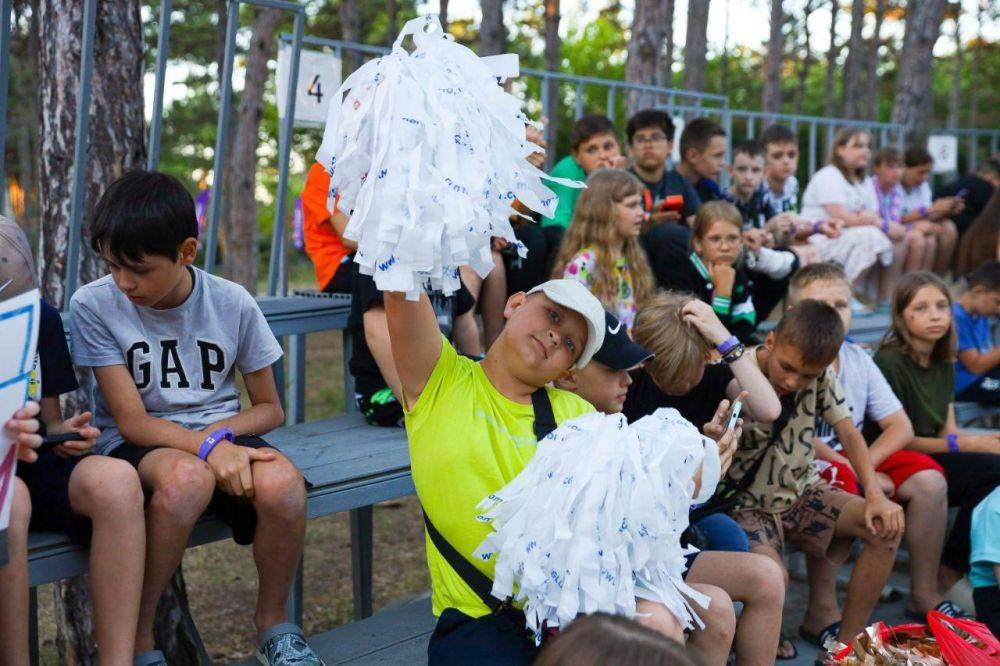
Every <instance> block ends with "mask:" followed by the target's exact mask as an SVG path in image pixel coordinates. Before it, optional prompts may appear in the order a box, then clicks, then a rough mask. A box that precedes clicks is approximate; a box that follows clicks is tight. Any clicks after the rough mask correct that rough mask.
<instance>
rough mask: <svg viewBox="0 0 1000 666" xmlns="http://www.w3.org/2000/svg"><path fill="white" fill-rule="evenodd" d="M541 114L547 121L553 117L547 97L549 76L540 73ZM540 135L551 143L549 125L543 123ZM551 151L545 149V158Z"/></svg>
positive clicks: (550, 103)
mask: <svg viewBox="0 0 1000 666" xmlns="http://www.w3.org/2000/svg"><path fill="white" fill-rule="evenodd" d="M541 79H542V116H543V117H545V118H548V119H549V123H551V122H552V119H553V118H554V117H555V116H553V115H551V114H552V108H551V106H552V99H551V98H550V97H549V76H548V74H542V76H541ZM542 135H543V136H544V138H545V141H546V143H552V141H553V137H552V130H550V129H549V125H548V124H546V125H545V129H544V130H543V131H542ZM550 152H551V151H546V154H545V159H546V161H547V160H548V159H549V153H550Z"/></svg>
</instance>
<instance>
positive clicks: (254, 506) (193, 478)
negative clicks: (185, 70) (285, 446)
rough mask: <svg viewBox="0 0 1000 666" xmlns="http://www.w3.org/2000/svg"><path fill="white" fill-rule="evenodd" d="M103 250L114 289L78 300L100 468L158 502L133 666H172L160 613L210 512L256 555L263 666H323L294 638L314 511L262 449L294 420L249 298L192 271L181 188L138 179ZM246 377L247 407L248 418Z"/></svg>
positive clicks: (191, 228)
mask: <svg viewBox="0 0 1000 666" xmlns="http://www.w3.org/2000/svg"><path fill="white" fill-rule="evenodd" d="M90 235H91V244H92V245H93V248H94V250H95V251H96V252H98V253H100V254H101V256H102V257H103V258H104V260H105V262H107V265H108V268H109V269H110V271H111V275H109V276H106V277H103V278H101V279H99V280H96V281H94V282H91V283H90V284H88V285H85V286H83V287H81V288H80V290H79V291H77V292H76V294H74V295H73V299H72V302H71V305H70V312H71V315H72V319H71V322H72V324H71V331H72V336H73V353H74V359H75V361H76V362H77V364H78V365H81V366H85V367H88V368H91V369H92V370H93V373H94V377H95V378H96V380H97V391H96V395H95V402H96V417H95V423H96V425H98V426H99V427H101V428H102V429H103V432H102V433H101V437H100V439H99V441H98V444H97V447H96V448H97V451H98V453H101V454H104V455H107V456H110V457H111V458H113V459H118V460H121V461H125V462H127V463H130V464H131V465H132V466H133V467H135V468H136V469H137V470H138V473H139V479H140V480H141V482H142V486H143V488H144V489H145V491H146V493H147V497H148V503H147V506H146V569H145V578H144V580H143V583H142V598H141V605H140V607H139V622H138V628H137V631H136V640H135V642H136V651H137V652H138V653H139V654H138V655H137V657H136V663H139V664H165V663H166V662H165V660H164V657H163V654H162V653H161V652H160V651H158V650H156V649H155V645H154V640H153V619H154V616H155V613H156V606H157V604H158V602H159V600H160V596H161V595H162V594H163V590H164V588H165V587H166V585H167V583H168V582H169V580H170V577H171V576H172V575H173V573H174V571H175V570H176V569H177V567H178V565H179V564H180V562H181V558H182V557H183V555H184V549H185V548H186V546H187V541H188V537H189V536H190V534H191V529H192V528H193V527H194V524H195V522H196V521H197V520H198V517H199V516H200V515H201V514H202V513H203V512H204V511H205V510H206V509H211V510H212V511H213V512H214V513H216V514H217V515H218V516H219V517H220V518H222V519H223V520H225V521H226V522H227V523H228V524H229V525H230V526H231V527H232V529H233V536H234V539H235V540H236V542H237V543H242V544H247V543H251V542H253V544H254V549H253V554H254V561H255V563H256V565H257V570H258V572H259V589H258V594H257V608H256V612H255V614H254V624H255V625H256V629H257V639H258V643H259V648H258V659H259V660H260V661H262V662H263V663H267V664H279V663H280V664H288V663H299V664H319V663H321V661H320V659H319V657H318V656H317V655H316V654H315V653H314V652H313V651H312V649H311V648H310V647H309V646H308V645H307V644H306V642H305V640H304V639H303V637H302V630H301V629H300V628H298V627H296V626H295V625H292V624H287V623H285V600H286V599H287V596H288V590H289V588H290V586H291V583H292V580H293V578H294V576H295V571H296V569H297V568H298V564H299V559H300V557H301V555H302V547H303V542H304V539H305V519H306V514H305V499H306V498H305V484H304V481H303V478H302V474H301V473H300V472H299V471H298V469H296V467H295V465H294V464H292V462H291V461H290V460H288V458H286V457H285V456H283V455H282V454H281V453H279V452H278V451H277V450H276V449H274V448H273V447H271V446H270V445H269V444H268V443H267V441H265V440H264V439H262V438H261V435H262V434H265V433H267V432H268V431H270V430H272V429H274V428H275V427H277V426H279V425H280V424H281V423H282V422H283V421H284V413H283V411H282V409H281V405H280V403H279V400H278V390H277V387H276V386H275V381H274V373H273V371H272V369H271V364H272V363H274V362H275V361H277V360H278V359H279V358H280V357H281V347H280V346H279V345H278V341H277V340H276V339H275V337H274V334H273V333H271V330H270V328H269V327H268V325H267V322H266V321H264V316H263V314H262V313H261V311H260V309H259V308H258V307H257V304H256V303H255V302H254V300H253V298H252V297H251V296H250V294H248V293H247V291H246V290H245V289H243V288H242V287H240V286H239V285H236V284H233V283H232V282H228V281H226V280H223V279H222V278H218V277H215V276H214V275H210V274H208V273H205V272H204V271H201V270H198V269H196V268H194V267H193V266H192V264H193V263H194V260H195V256H196V254H197V251H198V240H197V236H198V223H197V219H196V217H195V210H194V202H193V201H192V200H191V196H190V195H189V194H188V192H187V191H186V190H185V189H184V186H183V185H181V183H180V182H179V181H178V180H177V179H175V178H173V177H172V176H168V175H165V174H161V173H156V172H147V171H133V172H130V173H126V174H125V175H124V176H122V177H121V178H119V179H118V180H117V181H115V182H114V183H112V184H111V185H110V186H109V187H108V189H107V190H106V191H105V192H104V194H103V195H102V196H101V199H100V201H99V202H98V204H97V207H96V209H95V212H94V216H93V219H92V220H91V225H90ZM237 372H239V373H240V374H241V375H242V377H243V382H244V385H245V386H246V390H247V393H248V396H249V402H250V407H249V408H247V409H245V410H242V411H241V410H240V390H239V389H238V388H237V385H236V373H237Z"/></svg>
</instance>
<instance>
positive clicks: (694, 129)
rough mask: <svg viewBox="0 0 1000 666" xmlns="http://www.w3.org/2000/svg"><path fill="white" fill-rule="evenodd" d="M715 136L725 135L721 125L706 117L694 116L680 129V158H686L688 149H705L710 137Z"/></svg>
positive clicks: (710, 139) (710, 140)
mask: <svg viewBox="0 0 1000 666" xmlns="http://www.w3.org/2000/svg"><path fill="white" fill-rule="evenodd" d="M717 136H726V130H724V129H722V125H720V124H719V123H717V122H715V121H714V120H709V119H708V118H695V119H694V120H692V121H691V122H689V123H688V124H687V125H685V126H684V129H683V131H681V159H682V160H685V159H687V151H689V150H692V149H693V150H697V151H702V150H705V149H706V148H708V144H709V143H711V142H712V138H713V137H717Z"/></svg>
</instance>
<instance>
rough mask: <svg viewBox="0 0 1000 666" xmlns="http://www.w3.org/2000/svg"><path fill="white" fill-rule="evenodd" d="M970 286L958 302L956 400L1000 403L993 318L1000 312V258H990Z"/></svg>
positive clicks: (998, 351) (999, 370)
mask: <svg viewBox="0 0 1000 666" xmlns="http://www.w3.org/2000/svg"><path fill="white" fill-rule="evenodd" d="M966 282H967V284H968V288H967V289H966V290H965V292H963V293H962V295H961V296H959V297H958V299H957V300H956V301H955V303H954V305H953V306H952V311H953V313H954V315H955V330H956V331H957V333H958V358H956V359H955V400H958V401H961V402H977V403H979V404H980V405H986V406H988V407H998V406H1000V347H997V346H994V344H993V333H992V331H991V330H990V321H991V320H992V319H993V318H994V317H996V316H997V314H1000V261H988V262H986V263H985V264H983V265H982V266H980V267H979V268H977V269H976V270H974V271H973V272H972V273H970V274H969V276H968V277H967V278H966Z"/></svg>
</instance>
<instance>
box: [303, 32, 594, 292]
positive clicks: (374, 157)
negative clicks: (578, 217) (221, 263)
mask: <svg viewBox="0 0 1000 666" xmlns="http://www.w3.org/2000/svg"><path fill="white" fill-rule="evenodd" d="M408 35H409V36H412V38H413V42H414V45H415V49H414V50H413V52H412V53H410V52H407V51H406V50H405V49H404V48H403V46H402V42H403V39H404V38H405V37H406V36H408ZM516 75H517V56H514V55H505V56H494V57H490V58H480V57H478V56H476V54H475V53H473V52H472V51H470V50H469V49H467V48H466V47H464V46H461V45H459V44H456V43H455V42H454V41H453V40H452V39H451V35H448V34H445V33H444V32H443V31H442V30H441V25H440V23H439V22H438V21H437V19H436V18H433V17H430V16H426V17H422V18H417V19H413V20H411V21H408V22H407V23H406V25H405V26H404V27H403V30H402V31H401V32H400V34H399V37H398V38H397V39H396V42H395V44H394V45H393V49H392V52H391V53H390V54H388V55H385V56H383V57H380V58H377V59H375V60H372V61H370V62H368V63H365V64H364V65H362V66H361V67H360V68H359V69H358V70H357V71H355V72H354V73H353V74H351V75H350V76H349V77H348V78H347V80H346V81H344V83H343V85H342V86H341V87H340V89H339V90H338V91H337V94H336V95H335V96H334V102H333V103H332V104H331V105H330V112H329V116H328V118H327V124H326V131H325V133H324V135H323V144H322V146H321V147H320V150H319V152H318V153H317V155H316V160H317V161H318V162H319V163H320V164H322V165H323V166H324V167H325V168H326V170H327V172H328V173H329V174H330V187H331V191H332V192H334V193H335V194H337V195H339V196H340V203H339V207H340V209H341V210H344V211H351V220H350V223H349V224H348V225H347V229H346V230H345V232H344V236H345V237H346V238H349V239H352V240H354V241H357V243H358V251H357V254H356V255H355V261H356V262H357V263H358V264H359V266H360V270H361V272H362V273H365V274H366V275H372V276H374V279H375V284H376V286H378V288H379V289H381V290H384V291H404V292H407V293H408V295H409V296H410V297H411V298H416V296H417V295H418V294H419V292H420V290H421V288H422V287H423V286H424V285H425V284H429V285H430V287H431V288H433V289H441V290H443V291H444V292H445V293H452V292H454V291H455V290H457V289H458V287H459V278H458V267H459V266H471V267H472V268H473V269H475V271H476V272H477V273H478V274H479V275H481V276H484V277H485V276H486V275H487V274H488V273H489V271H490V270H491V269H492V268H493V259H492V255H491V251H490V240H491V238H493V237H500V238H504V239H506V240H507V241H508V242H510V243H513V244H515V246H516V247H517V248H518V252H519V253H520V254H521V255H522V256H523V255H524V254H525V252H526V249H525V248H524V246H523V245H522V244H521V243H519V242H518V241H517V239H516V238H515V237H514V232H513V229H512V228H511V225H510V221H509V218H510V216H511V215H512V214H514V213H515V212H516V211H514V209H513V208H512V204H513V202H514V200H515V199H517V200H519V201H520V202H521V203H522V204H524V205H525V206H526V207H528V208H529V209H531V210H534V211H536V212H539V213H542V214H544V215H546V216H551V215H552V214H553V212H554V211H555V207H556V204H557V203H558V200H557V197H556V196H555V195H554V194H553V193H552V191H551V190H549V189H548V188H547V187H545V185H543V183H542V180H543V179H545V178H549V176H547V175H546V174H545V173H544V172H542V171H540V170H539V169H537V168H535V167H534V166H532V165H531V164H529V163H528V161H527V160H526V159H525V158H526V156H527V155H530V154H531V153H532V152H534V151H536V150H538V148H537V146H534V144H530V143H529V142H528V141H527V139H526V138H525V126H526V123H528V122H529V121H528V119H527V118H526V117H525V115H524V114H523V113H522V111H521V105H520V102H519V101H518V100H517V99H516V98H515V97H514V96H512V95H510V94H507V93H505V92H504V91H503V89H502V88H501V87H500V86H499V85H498V83H497V79H498V78H501V79H502V78H507V77H510V76H516ZM551 180H555V181H557V182H560V183H562V184H567V185H573V186H582V183H577V182H576V181H567V180H564V179H551Z"/></svg>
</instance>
